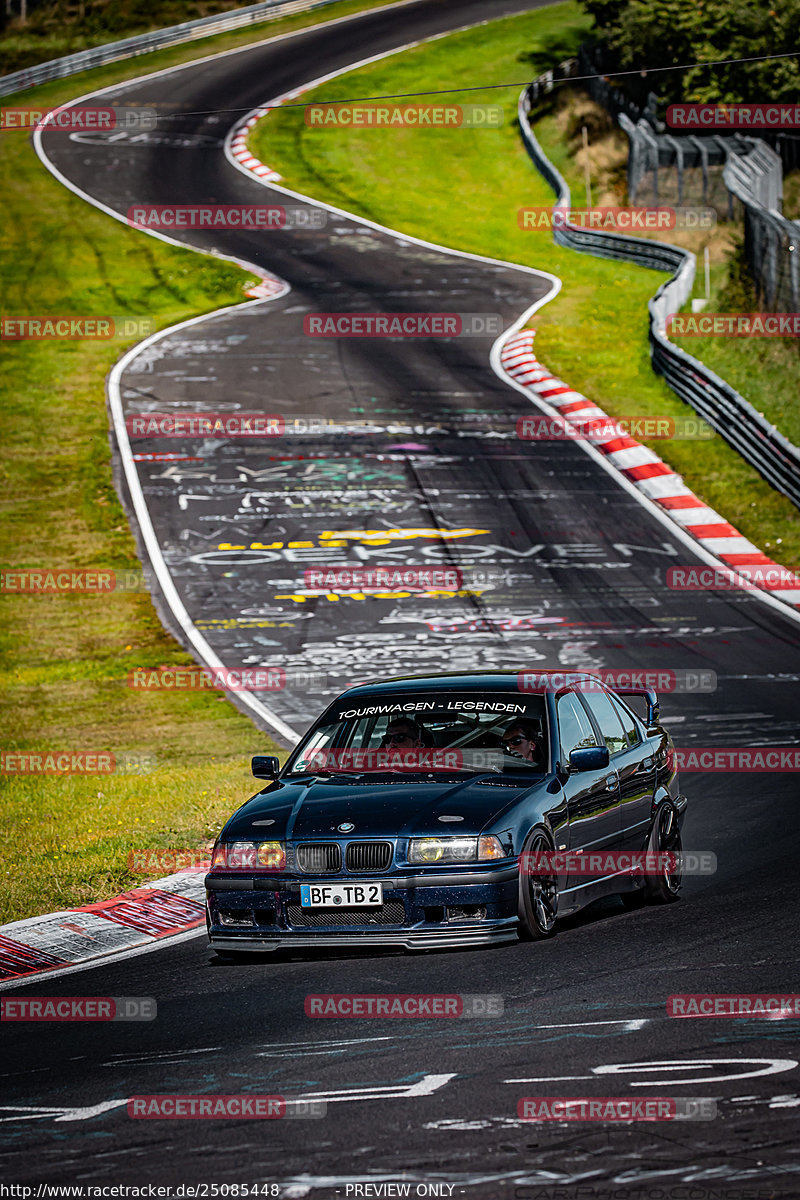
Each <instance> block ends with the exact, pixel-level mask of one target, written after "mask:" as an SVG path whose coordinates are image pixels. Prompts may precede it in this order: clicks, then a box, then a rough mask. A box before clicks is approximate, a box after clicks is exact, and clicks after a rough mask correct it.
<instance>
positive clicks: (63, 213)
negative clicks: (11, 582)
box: [0, 3, 370, 922]
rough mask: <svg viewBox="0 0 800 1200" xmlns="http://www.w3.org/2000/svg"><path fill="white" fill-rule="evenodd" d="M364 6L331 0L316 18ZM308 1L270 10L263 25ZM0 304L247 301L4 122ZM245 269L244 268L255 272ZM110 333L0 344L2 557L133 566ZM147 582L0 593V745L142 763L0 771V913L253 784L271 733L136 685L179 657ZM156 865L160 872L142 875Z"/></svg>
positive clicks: (63, 898) (199, 827)
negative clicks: (70, 177) (90, 192)
mask: <svg viewBox="0 0 800 1200" xmlns="http://www.w3.org/2000/svg"><path fill="white" fill-rule="evenodd" d="M365 7H370V5H368V4H360V5H359V4H356V3H346V4H342V5H336V6H331V8H330V9H326V10H325V17H326V18H327V17H332V16H335V15H341V14H342V13H343V12H346V11H353V10H355V9H357V8H365ZM319 19H320V18H319V14H317V15H316V16H314V15H306V16H305V17H304V18H303V17H295V18H291V19H286V20H283V21H281V22H273V23H271V24H270V26H269V33H270V34H273V33H276V32H279V31H281V30H283V29H286V28H296V27H298V26H300V25H303V24H304V25H309V24H313V23H314V22H315V21H318V20H319ZM266 32H267V31H266V28H265V27H262V28H261V30H260V31H258V32H254V31H252V30H251V31H248V32H247V33H246V34H242V33H240V34H238V35H235V36H234V35H226V36H225V37H222V38H215V39H213V40H209V41H204V42H202V43H201V44H200V45H194V46H192V47H180V48H177V49H175V50H171V51H168V52H162V53H159V54H156V55H150V56H148V57H147V58H145V59H141V58H140V59H137V60H136V62H131V63H123V64H117V65H116V66H113V67H106V68H103V69H102V70H99V71H93V72H90V73H87V74H85V75H84V76H82V77H80V78H76V79H73V80H66V81H61V82H59V83H53V84H49V85H47V86H46V87H42V88H39V89H36V90H35V91H30V92H28V93H26V94H25V102H26V103H30V104H32V105H40V104H57V103H62V102H63V101H65V100H67V99H69V98H70V97H72V96H75V95H76V94H79V93H80V92H82V91H85V90H87V89H88V88H90V87H99V86H102V85H103V84H106V83H112V82H114V81H116V80H121V79H125V78H131V77H133V76H135V75H139V74H141V73H142V72H143V71H144V70H155V69H157V68H160V67H163V66H167V65H171V64H172V63H174V62H183V61H189V60H190V59H192V58H197V57H199V56H201V55H203V54H208V53H211V52H212V50H215V49H225V48H230V46H231V45H232V44H244V43H245V42H247V41H253V40H257V39H258V38H259V37H264V36H266ZM0 164H1V171H2V179H3V183H4V193H5V211H4V220H3V224H2V229H1V230H0V285H2V288H3V294H4V303H3V312H4V313H5V314H13V315H18V314H28V315H34V314H36V315H45V314H50V315H56V314H58V315H63V314H75V315H77V314H96V315H106V314H113V315H115V316H134V317H148V318H151V319H152V320H153V321H154V322H155V325H156V326H157V327H158V328H163V327H166V326H169V325H172V324H174V323H176V322H177V321H181V320H184V319H185V318H187V317H191V316H194V315H197V314H199V313H203V312H209V311H212V310H213V309H216V308H218V307H220V306H222V305H226V304H234V303H237V302H239V301H241V300H243V299H244V295H243V289H244V288H245V287H246V285H247V283H248V280H249V279H250V277H249V276H248V275H247V274H246V273H245V272H244V271H242V270H240V269H239V268H238V267H236V266H233V265H231V264H229V263H225V262H221V261H219V260H215V259H212V258H209V257H206V256H203V255H199V254H195V253H193V252H192V251H189V250H182V249H179V248H176V247H170V246H167V245H165V244H163V243H161V242H159V241H156V240H155V239H153V238H150V237H147V236H146V235H145V234H142V233H139V232H137V231H134V230H131V229H127V228H126V227H125V226H124V225H122V224H120V223H119V222H117V221H115V220H113V219H112V218H110V217H107V216H105V215H104V214H102V213H101V212H99V211H98V210H96V209H95V208H93V207H91V206H90V205H88V204H85V203H84V202H83V201H81V200H79V199H78V198H77V197H75V196H73V195H72V194H71V193H70V192H68V191H67V190H66V189H65V188H63V187H62V186H61V185H60V184H59V183H57V182H56V181H55V179H54V178H53V177H52V176H51V175H50V174H49V172H48V171H46V170H45V169H44V167H43V166H42V165H41V164H40V162H39V160H38V159H37V158H36V155H35V154H34V152H33V148H32V146H31V143H30V140H29V137H28V135H27V134H25V133H9V134H3V135H2V136H0ZM250 281H251V282H252V280H250ZM124 348H125V343H116V344H115V343H110V342H102V341H88V340H84V341H75V342H52V341H51V342H44V341H42V342H17V343H13V342H8V341H4V342H2V343H0V366H2V374H1V375H0V503H2V514H3V521H2V523H0V566H1V567H2V568H3V569H10V568H21V567H71V568H75V569H83V568H91V567H112V568H118V569H120V570H123V569H133V568H136V567H138V565H139V564H138V561H137V558H136V553H135V547H134V542H133V538H132V535H131V533H130V530H129V528H128V524H127V521H126V518H125V515H124V513H123V511H122V508H121V506H120V503H119V501H118V499H117V496H116V493H115V491H114V488H113V486H112V482H111V466H110V451H109V443H108V418H107V415H106V409H105V387H104V380H105V376H106V374H107V373H108V371H109V369H110V367H111V366H112V365H113V363H114V362H115V360H116V359H117V358H118V357H119V356H120V354H121V353H122V351H123V349H124ZM189 662H190V659H189V658H188V656H187V655H186V654H184V652H183V651H182V650H181V649H180V647H179V646H178V645H177V643H176V642H175V641H174V640H173V639H172V638H171V637H169V636H168V635H167V634H166V633H165V632H164V630H163V628H162V626H161V624H160V622H159V620H158V618H157V616H156V613H155V610H154V609H153V606H152V604H151V601H150V598H149V596H148V594H147V593H146V592H135V591H131V592H115V593H113V594H108V595H98V596H91V595H84V596H81V595H77V594H72V595H61V596H43V595H31V596H25V595H14V594H12V593H9V592H5V593H4V592H2V591H0V721H2V725H3V729H4V735H3V740H2V750H3V752H4V753H6V754H7V753H10V752H46V751H51V752H55V751H59V752H63V751H69V752H100V751H105V752H111V753H113V754H115V755H116V756H117V757H118V758H122V759H124V758H125V757H126V756H128V755H147V756H151V757H152V758H154V760H155V763H154V765H153V766H152V769H149V770H147V772H146V773H144V774H113V775H86V776H81V775H73V776H71V777H67V778H61V777H54V776H42V775H12V774H8V773H5V774H2V775H0V864H1V865H0V883H1V884H2V887H0V922H2V921H9V920H14V919H16V918H19V917H23V916H29V915H32V914H35V913H39V912H46V911H49V910H52V909H55V908H65V907H69V906H71V905H77V904H87V903H91V902H92V901H95V900H99V899H103V898H106V897H108V896H113V895H115V894H117V893H118V892H120V891H122V890H124V889H125V888H127V887H131V886H136V885H140V884H142V883H143V882H145V881H146V879H147V876H143V875H141V874H135V873H133V872H131V870H130V869H129V866H128V856H129V854H130V853H131V851H135V850H140V849H143V848H151V847H152V848H162V847H164V848H184V847H197V846H201V845H203V844H204V843H205V842H207V840H208V839H209V838H210V837H213V836H214V835H215V833H216V832H217V830H218V829H219V826H220V824H221V822H222V821H223V820H224V819H225V817H226V816H227V815H228V813H229V812H230V811H231V809H232V808H233V807H235V805H237V804H239V803H241V801H242V800H243V799H245V798H246V797H247V795H249V794H250V793H251V792H252V791H254V790H255V785H254V781H253V780H252V779H251V777H250V774H249V756H250V754H252V753H259V752H262V753H264V752H266V753H268V752H270V751H272V752H275V751H276V748H275V747H274V746H273V745H272V744H271V743H270V741H269V739H268V738H265V737H264V736H263V735H262V734H260V733H259V732H258V731H257V730H256V729H255V728H254V727H253V725H252V724H251V722H250V721H249V720H248V719H247V718H246V717H244V716H242V715H241V714H240V713H238V712H237V710H236V709H234V708H233V707H232V706H231V705H230V704H229V703H228V701H227V700H226V698H225V697H224V696H223V695H221V694H219V693H208V694H205V693H194V694H192V693H190V694H187V693H179V694H170V693H167V692H160V693H159V692H146V693H142V692H134V691H132V690H131V689H129V688H128V687H127V686H126V676H127V672H128V670H129V669H130V668H132V667H136V666H147V667H157V666H159V665H161V664H165V665H176V664H186V663H189ZM159 873H162V874H163V873H164V872H156V874H159Z"/></svg>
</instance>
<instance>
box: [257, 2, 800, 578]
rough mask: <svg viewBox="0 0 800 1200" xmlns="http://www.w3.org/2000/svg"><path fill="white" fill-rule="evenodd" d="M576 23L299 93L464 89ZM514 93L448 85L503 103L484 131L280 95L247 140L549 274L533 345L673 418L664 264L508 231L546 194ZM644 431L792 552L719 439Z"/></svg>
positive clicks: (507, 69) (342, 187)
mask: <svg viewBox="0 0 800 1200" xmlns="http://www.w3.org/2000/svg"><path fill="white" fill-rule="evenodd" d="M587 29H588V24H587V18H586V17H585V16H584V15H583V14H582V13H581V11H580V9H579V8H578V6H577V4H574V3H571V2H570V3H565V4H558V5H554V6H552V7H549V8H545V9H540V10H538V11H536V12H531V13H528V14H525V15H523V16H519V17H512V18H508V19H505V20H501V21H494V22H492V23H491V24H489V25H484V26H481V27H480V28H478V29H475V30H465V31H463V32H461V33H457V34H453V35H452V36H450V37H447V38H444V39H440V40H438V41H434V42H430V43H428V44H427V45H423V46H421V47H418V48H415V49H413V50H409V51H406V52H404V53H401V54H398V55H394V56H392V57H391V58H388V59H385V60H382V61H381V62H379V63H376V64H373V65H372V66H368V67H363V68H361V69H359V70H358V71H355V72H351V73H349V74H348V75H346V76H341V77H340V78H338V79H335V80H331V81H330V82H329V83H327V84H325V85H323V86H322V87H321V88H319V89H317V90H316V91H315V92H314V93H313V94H308V95H306V96H305V97H304V99H305V100H306V101H308V100H311V99H313V100H314V101H317V100H319V101H326V102H331V101H336V100H343V99H346V98H348V97H350V96H353V95H356V96H370V95H380V94H398V93H406V92H423V91H427V90H430V91H437V90H441V89H447V88H452V89H454V93H457V88H458V86H459V83H461V82H462V81H463V82H464V85H465V86H469V87H477V88H481V87H483V86H486V85H489V84H490V83H495V82H497V81H506V80H508V81H509V82H511V81H523V80H524V79H525V78H529V77H532V76H533V75H534V74H536V73H537V72H538V71H539V70H542V69H544V67H545V66H549V65H551V64H552V63H553V62H554V61H556V60H557V59H558V58H562V57H565V56H566V55H567V54H568V53H569V52H570V51H572V50H574V49H575V48H576V47H577V45H578V44H579V42H580V41H581V39H582V38H583V37H585V35H586V32H587ZM519 91H520V88H519V87H518V86H514V87H510V88H507V89H492V90H489V88H488V86H487V90H485V91H477V92H472V93H470V94H469V95H466V96H463V97H461V98H463V100H464V101H465V102H466V101H469V102H471V103H495V104H497V103H499V104H502V105H503V106H504V109H505V113H506V119H505V123H504V126H503V128H501V129H497V130H475V131H472V130H466V129H431V130H424V131H422V130H415V129H412V128H407V129H404V128H395V129H391V130H387V129H369V128H358V129H347V128H337V127H334V126H328V127H326V128H313V127H309V126H306V125H305V123H304V121H303V115H302V110H298V109H286V110H283V111H275V112H273V113H271V114H270V115H269V116H268V117H266V118H265V119H264V120H263V121H261V122H260V123H259V124H258V125H257V126H255V127H254V130H253V132H252V134H251V137H250V145H251V147H252V149H253V152H254V153H255V154H256V155H257V156H258V157H259V158H261V159H263V160H264V161H265V162H268V163H269V164H270V166H272V167H275V168H276V169H277V170H278V171H280V173H281V174H282V175H283V176H284V179H285V181H286V183H287V186H289V187H293V188H296V189H298V190H299V191H302V192H306V193H308V194H310V195H312V196H315V197H317V198H319V199H321V200H326V201H328V202H329V203H332V204H336V205H338V206H341V207H343V208H346V209H349V210H351V211H353V212H357V213H359V214H361V215H364V216H366V217H369V218H371V219H372V220H375V221H379V222H382V223H384V224H386V225H389V226H391V227H392V228H395V229H399V230H402V231H403V232H406V233H410V234H414V235H416V236H417V237H421V238H426V239H429V240H431V241H434V242H438V243H442V244H444V245H448V246H453V247H455V248H458V249H463V250H469V251H473V252H477V253H481V254H488V255H491V256H494V257H497V258H502V259H507V260H510V261H513V262H519V263H523V264H526V265H530V266H533V267H540V268H542V269H544V270H547V271H551V272H553V273H554V274H556V275H558V276H559V277H560V278H561V279H562V281H563V288H562V291H561V293H560V294H559V296H558V297H557V299H556V300H555V301H553V302H552V303H551V304H549V305H548V306H546V308H545V309H544V310H542V312H541V313H540V314H539V315H538V316H537V318H536V326H537V330H538V333H537V339H536V350H537V354H538V356H539V357H540V359H541V360H542V361H543V362H544V363H546V364H547V366H548V367H549V368H550V369H551V370H552V371H553V372H554V373H555V374H557V375H559V376H561V377H562V378H564V379H565V380H567V381H568V382H569V384H570V385H571V386H572V387H574V388H576V389H577V390H579V391H581V392H583V393H585V394H586V395H587V396H589V397H591V398H592V399H593V400H595V401H596V402H597V403H598V404H599V405H600V406H601V407H602V408H603V409H604V410H605V411H606V412H608V413H610V414H611V415H612V416H615V417H624V416H640V415H663V416H668V417H674V418H680V417H685V416H686V415H687V413H688V412H690V410H689V409H688V408H687V406H686V405H684V404H683V403H682V402H681V401H680V400H678V398H677V397H676V396H675V394H674V393H673V392H672V391H671V390H670V389H669V388H668V387H667V385H666V384H665V383H664V381H663V380H661V379H659V378H658V377H656V376H655V375H654V374H653V372H652V370H651V367H650V355H649V347H648V340H647V301H648V300H649V298H650V297H651V296H652V294H653V293H654V292H655V290H656V288H657V287H658V286H659V284H660V282H661V281H662V280H663V279H664V278H665V276H663V275H662V274H660V273H657V272H653V271H647V270H645V269H644V268H640V267H635V266H633V265H629V264H625V263H617V262H609V261H604V260H602V259H596V258H591V257H589V256H588V255H580V254H577V253H574V252H572V251H569V250H564V249H561V248H560V247H558V246H556V245H554V243H553V242H552V240H551V238H550V235H549V234H547V233H533V232H529V231H523V230H521V229H519V227H518V224H517V213H518V210H519V208H520V207H522V206H524V205H547V204H549V203H551V202H552V192H551V191H550V189H549V187H548V186H547V185H546V184H545V182H544V180H543V179H542V178H541V177H540V176H539V174H538V173H537V172H536V171H535V169H534V168H533V166H532V164H531V162H530V160H529V158H528V156H527V154H526V152H525V150H524V147H523V145H522V140H521V138H520V134H519V129H518V126H517V124H516V105H517V97H518V95H519ZM446 98H447V99H453V100H456V101H457V100H459V98H460V97H459V96H458V94H454V95H453V96H452V97H446ZM536 133H537V137H539V139H540V141H541V142H542V145H543V147H544V149H545V151H546V153H547V154H548V155H549V156H550V158H551V159H552V160H553V161H555V162H556V164H557V165H558V166H559V167H560V168H561V169H562V170H563V171H564V172H565V173H567V174H570V173H571V174H572V176H573V177H577V176H576V173H575V166H574V163H573V162H572V161H571V159H570V155H569V147H568V146H567V144H566V142H565V140H564V138H563V135H562V134H561V133H560V132H559V130H558V125H557V121H556V117H555V116H554V115H551V116H548V117H545V118H544V119H543V120H541V121H540V122H538V123H537V127H536ZM578 194H579V193H578V192H577V191H576V195H578ZM732 382H733V381H732ZM650 444H651V445H652V447H653V449H654V450H656V451H657V453H659V454H660V455H661V456H662V457H663V458H664V459H665V461H667V462H669V463H670V465H671V466H672V467H673V468H674V469H675V470H676V471H679V472H680V473H681V474H682V475H683V476H684V478H685V480H686V482H687V484H688V486H689V487H691V488H692V489H693V490H694V491H695V492H696V493H697V494H698V495H699V496H700V497H702V499H703V500H704V502H705V503H707V504H709V505H711V506H712V507H713V508H715V509H717V510H718V511H719V512H721V513H722V514H723V515H724V516H725V517H726V519H727V520H729V521H731V522H733V524H735V525H736V526H737V527H738V528H739V529H740V530H741V532H742V533H743V534H744V535H745V536H747V537H749V538H751V539H752V540H753V541H754V542H755V543H756V544H757V545H759V546H761V547H763V548H764V550H765V551H766V552H768V553H770V554H774V555H776V556H777V557H778V558H779V559H780V561H781V562H783V563H785V564H786V565H787V566H790V567H793V568H797V567H798V565H800V515H799V514H798V513H797V510H796V509H795V508H794V506H793V505H792V504H790V502H789V501H788V500H786V499H785V498H784V497H782V496H781V495H779V494H778V493H777V492H776V491H775V490H774V489H773V488H771V487H770V486H769V484H767V483H766V482H765V481H764V480H762V479H761V477H760V476H759V475H758V473H757V472H756V471H755V470H754V469H753V468H751V467H750V466H748V464H747V463H745V462H744V460H743V459H742V458H741V457H740V456H739V455H738V454H736V452H735V451H733V450H732V449H730V448H729V447H728V446H726V444H725V443H724V442H723V441H722V439H721V438H714V439H713V440H709V441H700V442H693V441H679V440H677V439H676V440H672V441H669V442H665V441H657V442H653V443H650Z"/></svg>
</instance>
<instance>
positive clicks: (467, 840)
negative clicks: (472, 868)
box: [408, 837, 506, 863]
mask: <svg viewBox="0 0 800 1200" xmlns="http://www.w3.org/2000/svg"><path fill="white" fill-rule="evenodd" d="M505 857H506V853H505V851H504V849H503V847H502V846H501V845H500V843H499V842H498V840H497V838H496V837H480V838H474V837H441V838H440V837H426V838H412V839H411V841H410V842H409V845H408V861H409V862H410V863H464V862H486V861H488V860H491V859H494V858H505Z"/></svg>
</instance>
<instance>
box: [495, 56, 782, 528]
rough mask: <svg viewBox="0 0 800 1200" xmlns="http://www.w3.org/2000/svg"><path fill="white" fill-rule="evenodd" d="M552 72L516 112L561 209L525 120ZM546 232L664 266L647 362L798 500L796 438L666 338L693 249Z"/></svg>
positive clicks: (555, 176) (559, 182) (563, 228)
mask: <svg viewBox="0 0 800 1200" xmlns="http://www.w3.org/2000/svg"><path fill="white" fill-rule="evenodd" d="M563 65H564V66H565V67H566V66H567V64H563ZM565 75H567V72H565ZM552 79H553V76H552V73H549V74H548V76H541V77H540V78H539V79H538V80H536V81H535V83H534V84H532V85H530V87H528V88H526V89H525V90H524V91H523V93H522V95H521V96H520V100H519V107H518V115H519V123H520V128H521V130H522V137H523V140H524V142H525V146H526V149H527V151H528V154H529V155H530V157H531V159H532V160H533V163H534V165H535V166H536V168H537V170H538V171H539V172H540V173H541V174H542V175H543V176H544V178H545V179H546V180H547V182H548V183H549V184H550V186H551V187H552V189H553V191H554V192H555V194H556V203H555V206H554V211H556V210H564V211H565V212H567V211H568V210H569V207H570V192H569V188H568V187H567V184H566V182H565V180H564V179H563V177H562V176H561V174H560V173H559V171H558V170H557V169H556V167H555V166H554V165H553V164H552V163H551V162H550V160H549V159H548V158H547V156H546V155H545V153H544V151H543V150H542V148H541V146H540V145H539V143H538V141H537V140H536V136H535V134H534V132H533V130H532V129H531V124H530V120H529V114H530V110H531V97H532V96H533V97H538V96H539V95H541V93H542V92H543V91H547V90H549V88H548V87H547V83H549V85H550V87H552ZM553 238H554V240H555V241H556V243H557V244H558V245H560V246H566V247H567V248H568V249H570V250H579V251H581V252H582V253H584V254H592V255H595V256H596V257H598V258H616V259H623V260H624V261H626V262H633V263H636V264H638V265H639V266H642V267H651V268H653V269H654V270H658V271H670V272H671V278H670V279H668V280H667V281H666V282H665V283H662V285H661V287H659V289H658V291H657V292H656V294H655V295H654V296H653V298H652V300H650V301H649V303H648V310H649V314H650V354H651V359H652V364H653V370H654V371H656V372H657V373H658V374H660V375H663V376H664V378H665V380H666V381H667V383H668V384H669V386H670V387H671V388H672V390H673V391H674V392H675V393H676V394H677V395H678V396H679V397H680V398H681V400H684V401H685V402H686V403H687V404H690V405H691V406H692V408H693V409H694V410H695V411H696V412H697V413H698V414H699V415H700V416H701V417H703V419H704V420H706V421H707V422H708V423H709V425H711V426H712V427H713V428H714V429H715V430H716V431H717V433H719V434H720V436H721V437H724V438H725V440H726V441H727V442H728V443H729V444H730V445H731V446H733V448H734V449H735V450H738V452H739V453H740V454H741V455H742V457H743V458H745V459H746V460H747V461H748V462H749V463H751V465H752V466H754V467H755V468H756V470H757V471H759V472H760V474H761V475H763V476H764V478H765V479H766V480H767V481H768V482H769V483H771V484H772V486H773V487H775V488H777V489H778V491H780V492H783V494H784V495H785V496H788V497H789V499H790V500H791V501H792V503H793V504H795V505H797V507H798V508H800V450H798V448H797V446H795V445H793V444H792V443H791V442H790V441H788V439H787V438H785V437H784V436H783V435H782V434H781V433H779V432H778V430H777V429H776V428H775V426H774V425H770V423H769V421H767V420H765V418H764V417H762V416H761V414H760V413H758V412H757V411H756V410H755V409H754V408H753V406H752V404H750V403H748V401H747V400H745V398H744V396H741V395H739V393H738V392H737V391H736V390H735V389H734V388H732V387H731V386H730V384H728V383H726V382H725V380H724V379H720V377H719V376H718V375H716V374H715V373H714V372H713V371H711V370H709V368H708V367H706V366H704V364H703V363H701V362H700V361H699V360H698V359H696V358H693V357H692V356H691V355H690V354H687V353H686V351H685V350H682V349H681V348H680V347H679V346H676V345H674V344H673V343H672V342H670V340H669V339H668V338H667V335H666V325H667V317H668V315H669V314H670V313H675V312H679V311H680V309H681V307H682V306H683V305H684V304H685V303H686V302H687V300H688V299H689V297H690V295H691V291H692V284H693V282H694V273H695V257H694V255H693V254H692V253H690V252H689V251H688V250H683V249H681V248H680V247H679V246H671V245H668V244H666V243H664V242H658V241H655V240H652V241H651V240H650V239H648V238H636V237H631V236H629V235H627V234H617V233H607V232H604V231H602V230H595V229H585V228H583V227H582V226H578V225H573V224H571V223H570V222H569V221H566V220H563V221H560V222H559V224H558V227H557V228H554V230H553Z"/></svg>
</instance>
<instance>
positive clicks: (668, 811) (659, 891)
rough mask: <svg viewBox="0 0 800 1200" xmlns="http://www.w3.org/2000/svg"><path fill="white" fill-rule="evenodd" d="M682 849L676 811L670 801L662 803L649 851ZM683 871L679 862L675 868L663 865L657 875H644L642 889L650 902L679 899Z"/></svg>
mask: <svg viewBox="0 0 800 1200" xmlns="http://www.w3.org/2000/svg"><path fill="white" fill-rule="evenodd" d="M681 850H682V842H681V831H680V827H679V825H678V811H677V809H676V808H675V805H674V804H672V803H671V802H670V801H667V803H666V804H663V805H662V806H661V808H660V809H659V810H658V813H657V814H656V821H655V825H654V826H653V832H652V834H651V836H650V852H651V853H654V854H670V853H671V854H678V855H680V853H681ZM682 882H683V872H682V868H681V865H680V862H678V863H677V864H676V867H675V870H671V869H670V866H669V865H667V866H665V868H664V870H663V871H662V872H661V873H660V874H659V875H646V876H645V884H644V890H645V894H646V895H647V899H648V900H649V902H650V903H651V904H674V903H675V901H676V900H679V899H680V891H681V884H682Z"/></svg>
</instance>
